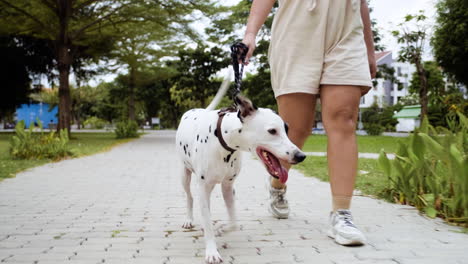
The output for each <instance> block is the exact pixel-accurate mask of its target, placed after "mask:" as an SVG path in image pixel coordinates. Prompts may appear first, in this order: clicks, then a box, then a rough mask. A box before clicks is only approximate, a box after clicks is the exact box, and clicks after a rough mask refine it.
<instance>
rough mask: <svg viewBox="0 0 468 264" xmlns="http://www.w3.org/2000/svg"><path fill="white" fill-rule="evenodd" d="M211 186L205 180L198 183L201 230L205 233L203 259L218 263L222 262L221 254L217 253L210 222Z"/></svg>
mask: <svg viewBox="0 0 468 264" xmlns="http://www.w3.org/2000/svg"><path fill="white" fill-rule="evenodd" d="M213 188H214V184H208V183H205V182H202V183H200V184H199V191H200V208H201V215H202V218H203V219H202V224H203V230H204V233H205V247H206V249H205V261H206V262H207V263H210V264H218V263H221V262H223V259H222V258H221V255H219V252H218V248H217V247H216V241H215V236H214V232H213V224H212V223H211V212H210V197H211V192H212V191H213Z"/></svg>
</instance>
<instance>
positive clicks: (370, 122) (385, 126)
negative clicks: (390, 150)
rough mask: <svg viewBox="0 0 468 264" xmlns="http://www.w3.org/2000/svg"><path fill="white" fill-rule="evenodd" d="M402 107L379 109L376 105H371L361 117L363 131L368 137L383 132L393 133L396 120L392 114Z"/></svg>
mask: <svg viewBox="0 0 468 264" xmlns="http://www.w3.org/2000/svg"><path fill="white" fill-rule="evenodd" d="M401 108H402V106H401V105H399V104H397V105H394V106H388V107H385V108H383V109H380V108H379V106H378V105H377V104H373V105H372V106H371V107H369V108H368V109H366V110H365V111H364V112H363V113H362V116H361V118H362V119H361V121H362V123H363V124H364V130H365V131H366V132H367V134H369V135H374V136H376V135H380V134H382V132H384V131H395V126H396V125H397V124H398V120H396V118H393V115H394V112H395V111H399V110H401Z"/></svg>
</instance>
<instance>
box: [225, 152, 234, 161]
mask: <svg viewBox="0 0 468 264" xmlns="http://www.w3.org/2000/svg"><path fill="white" fill-rule="evenodd" d="M231 155H232V153H230V154H229V155H227V156H226V158H224V162H226V163H228V162H229V160H230V159H231Z"/></svg>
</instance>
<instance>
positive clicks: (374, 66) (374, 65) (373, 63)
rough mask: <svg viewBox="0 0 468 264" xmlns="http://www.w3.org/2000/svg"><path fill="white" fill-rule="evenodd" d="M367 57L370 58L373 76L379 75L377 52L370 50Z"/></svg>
mask: <svg viewBox="0 0 468 264" xmlns="http://www.w3.org/2000/svg"><path fill="white" fill-rule="evenodd" d="M367 59H368V60H369V69H370V74H371V78H372V79H374V78H375V76H376V75H377V62H376V61H375V52H374V51H371V52H369V51H368V54H367Z"/></svg>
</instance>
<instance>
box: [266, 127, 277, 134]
mask: <svg viewBox="0 0 468 264" xmlns="http://www.w3.org/2000/svg"><path fill="white" fill-rule="evenodd" d="M268 133H270V134H272V135H276V129H274V128H272V129H268Z"/></svg>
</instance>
